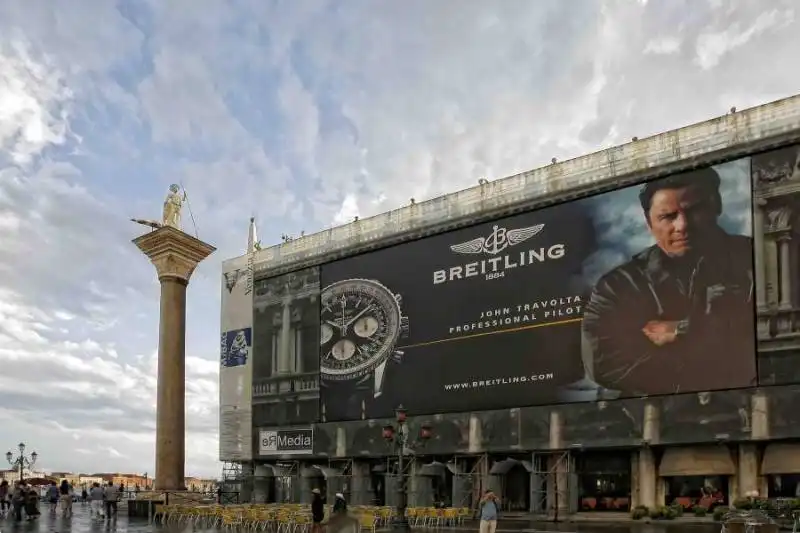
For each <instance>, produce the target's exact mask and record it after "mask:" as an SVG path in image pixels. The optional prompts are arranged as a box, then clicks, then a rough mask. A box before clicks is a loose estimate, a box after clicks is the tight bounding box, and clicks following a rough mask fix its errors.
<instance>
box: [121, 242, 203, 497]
mask: <svg viewBox="0 0 800 533" xmlns="http://www.w3.org/2000/svg"><path fill="white" fill-rule="evenodd" d="M133 243H134V244H135V245H136V246H137V247H138V248H139V249H140V250H141V251H142V253H144V254H145V255H146V256H147V257H148V258H149V259H150V261H151V262H152V263H153V265H154V266H155V268H156V273H157V274H158V280H159V282H160V283H161V305H160V308H161V312H160V319H159V329H158V385H157V398H156V476H155V489H156V490H184V489H185V487H184V467H185V453H186V448H185V426H186V423H185V416H186V414H185V413H186V411H185V409H186V407H185V404H186V398H185V388H186V383H185V379H186V286H187V285H188V284H189V278H191V276H192V273H193V272H194V269H195V268H197V265H198V264H199V263H200V261H202V260H203V259H205V258H206V257H208V256H209V255H210V254H211V253H212V252H214V250H215V248H214V247H213V246H211V245H209V244H206V243H204V242H202V241H200V240H198V239H195V238H194V237H192V236H190V235H188V234H186V233H184V232H182V231H180V230H178V229H175V228H173V227H169V226H165V227H162V228H160V229H158V230H156V231H153V232H151V233H148V234H146V235H142V236H141V237H138V238H136V239H134V241H133Z"/></svg>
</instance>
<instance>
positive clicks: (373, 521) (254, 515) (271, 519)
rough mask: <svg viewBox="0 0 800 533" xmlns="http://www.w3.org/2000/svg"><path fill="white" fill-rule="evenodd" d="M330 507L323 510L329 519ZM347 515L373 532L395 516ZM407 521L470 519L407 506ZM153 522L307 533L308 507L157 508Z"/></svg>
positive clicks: (387, 512) (359, 511) (428, 523)
mask: <svg viewBox="0 0 800 533" xmlns="http://www.w3.org/2000/svg"><path fill="white" fill-rule="evenodd" d="M330 512H331V507H330V506H328V507H327V508H326V515H327V516H330ZM349 514H350V515H351V516H352V517H353V518H355V519H356V520H357V521H358V524H359V528H360V530H366V531H368V532H372V533H375V532H376V531H377V530H379V529H385V528H388V526H389V524H390V523H391V521H392V520H393V518H394V517H395V510H394V509H393V508H391V507H378V506H351V507H350V508H349ZM406 514H407V517H408V520H409V522H410V524H411V526H412V527H415V528H440V527H448V526H454V525H459V524H461V523H463V522H464V521H465V520H468V519H469V518H470V517H471V511H470V510H469V509H467V508H445V509H437V508H433V507H410V508H408V509H407V510H406ZM155 515H156V519H157V520H160V521H161V523H162V524H180V525H191V526H193V527H196V528H221V529H223V530H243V531H248V532H253V533H256V532H265V533H310V532H311V526H312V521H311V508H310V506H309V505H307V504H244V505H217V504H213V505H201V504H171V505H157V506H156V509H155Z"/></svg>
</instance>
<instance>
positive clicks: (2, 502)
mask: <svg viewBox="0 0 800 533" xmlns="http://www.w3.org/2000/svg"><path fill="white" fill-rule="evenodd" d="M10 492H11V490H10V488H9V486H8V481H6V480H5V479H4V480H3V481H0V518H5V517H6V516H7V515H8V510H9V508H10V507H11V502H9V498H10V497H11V494H10Z"/></svg>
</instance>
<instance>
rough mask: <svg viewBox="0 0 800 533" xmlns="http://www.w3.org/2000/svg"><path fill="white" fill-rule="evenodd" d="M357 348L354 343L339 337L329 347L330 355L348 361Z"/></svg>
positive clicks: (338, 359)
mask: <svg viewBox="0 0 800 533" xmlns="http://www.w3.org/2000/svg"><path fill="white" fill-rule="evenodd" d="M357 350H358V347H357V346H356V344H355V343H354V342H353V341H351V340H348V339H341V340H340V341H339V342H337V343H336V344H334V345H333V348H331V355H332V356H333V358H334V359H336V360H337V361H348V360H349V359H351V358H352V357H353V356H354V355H355V354H356V351H357Z"/></svg>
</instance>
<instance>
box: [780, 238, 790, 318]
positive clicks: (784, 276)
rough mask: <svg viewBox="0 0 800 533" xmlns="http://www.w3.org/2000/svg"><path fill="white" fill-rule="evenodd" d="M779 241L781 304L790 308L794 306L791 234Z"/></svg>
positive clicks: (784, 307)
mask: <svg viewBox="0 0 800 533" xmlns="http://www.w3.org/2000/svg"><path fill="white" fill-rule="evenodd" d="M779 242H780V250H779V253H778V255H779V256H780V258H781V300H780V304H779V305H780V307H781V308H782V309H790V308H791V307H792V285H791V283H792V272H791V270H792V261H791V250H790V247H789V243H790V239H789V236H788V235H787V236H784V237H781V238H780V240H779Z"/></svg>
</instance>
